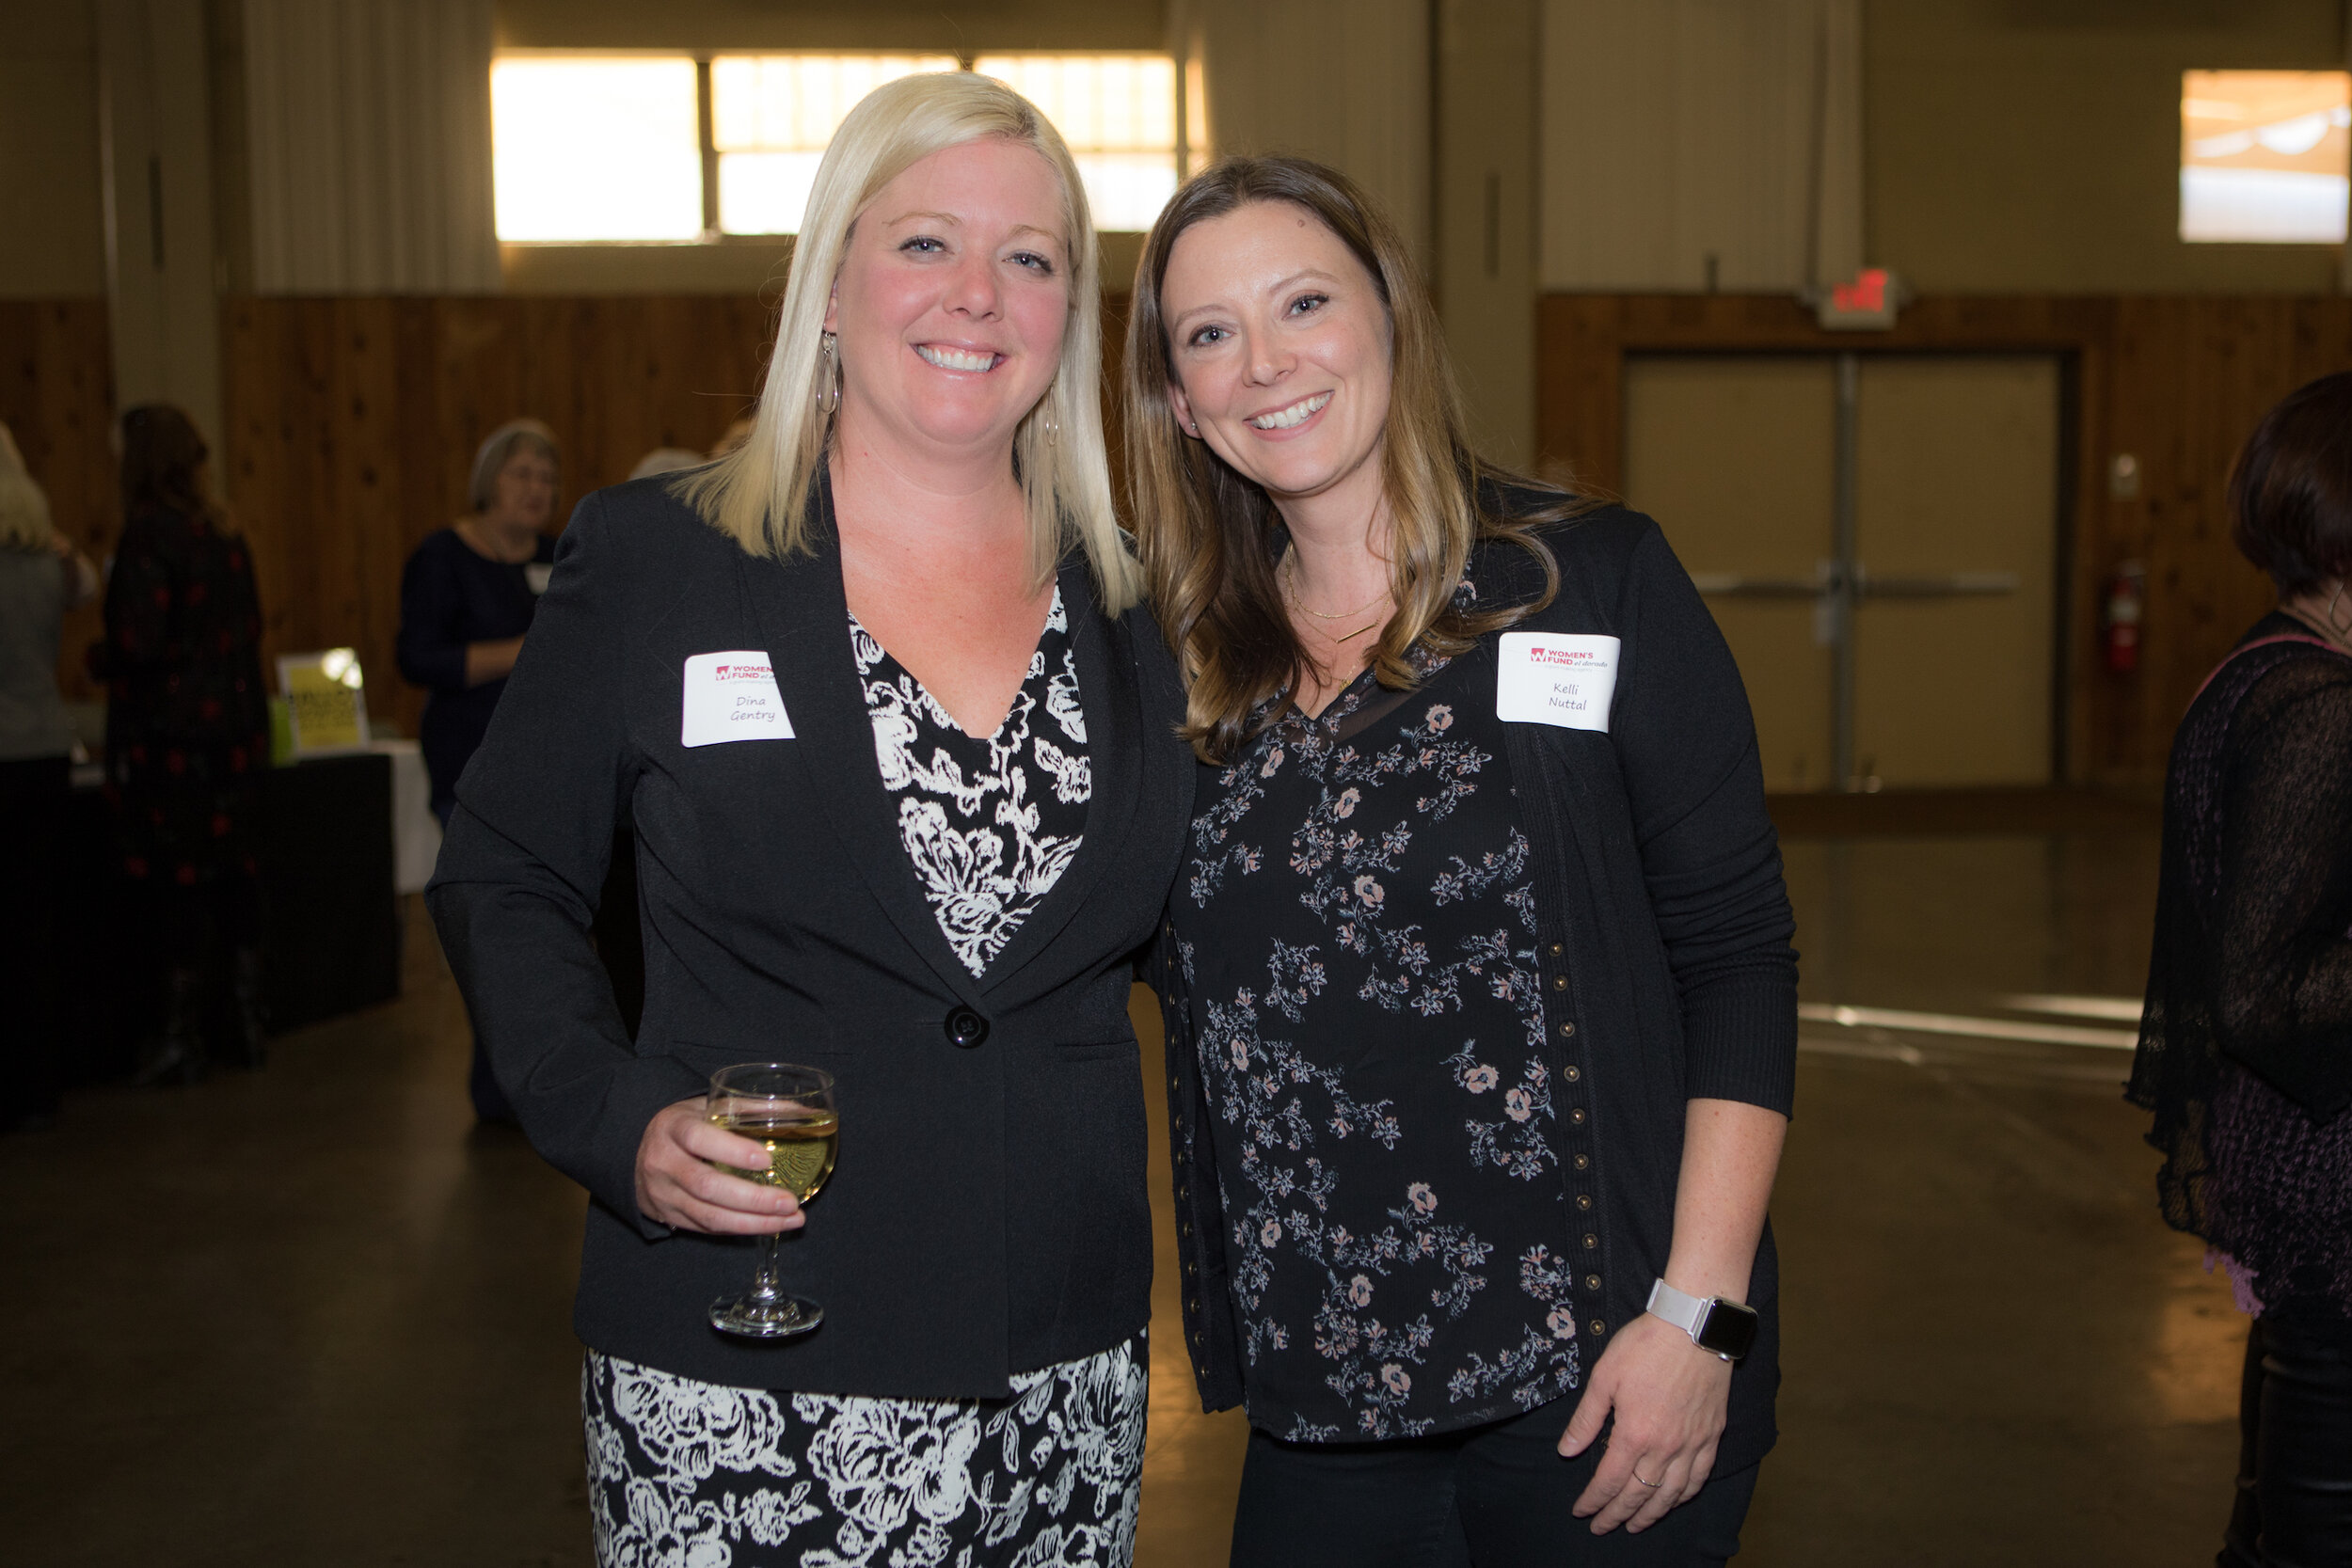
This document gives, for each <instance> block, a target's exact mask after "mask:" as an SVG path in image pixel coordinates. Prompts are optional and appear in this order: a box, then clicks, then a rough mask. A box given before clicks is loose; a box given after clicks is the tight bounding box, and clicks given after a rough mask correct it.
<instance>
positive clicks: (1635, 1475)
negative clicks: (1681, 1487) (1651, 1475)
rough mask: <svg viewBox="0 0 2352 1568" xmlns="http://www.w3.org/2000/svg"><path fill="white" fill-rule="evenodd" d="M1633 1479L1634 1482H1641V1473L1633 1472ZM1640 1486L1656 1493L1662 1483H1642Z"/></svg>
mask: <svg viewBox="0 0 2352 1568" xmlns="http://www.w3.org/2000/svg"><path fill="white" fill-rule="evenodd" d="M1633 1479H1634V1480H1635V1481H1642V1472H1641V1471H1639V1470H1636V1471H1634V1472H1633ZM1642 1484H1643V1485H1644V1486H1646V1487H1648V1488H1649V1489H1650V1490H1651V1491H1653V1492H1655V1491H1657V1490H1658V1488H1659V1487H1660V1486H1661V1484H1663V1483H1662V1482H1660V1481H1642Z"/></svg>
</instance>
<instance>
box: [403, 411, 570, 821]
mask: <svg viewBox="0 0 2352 1568" xmlns="http://www.w3.org/2000/svg"><path fill="white" fill-rule="evenodd" d="M561 467H562V465H561V457H560V455H559V453H558V451H557V449H556V445H555V433H554V432H553V431H551V430H549V429H548V427H547V426H546V425H544V424H542V423H540V422H539V421H538V420H509V421H508V422H506V423H505V424H502V425H501V426H499V427H498V428H497V429H496V430H494V431H492V432H490V434H489V435H488V436H485V438H484V439H483V442H482V446H481V449H480V450H479V451H476V452H475V453H474V460H473V478H472V481H471V483H470V485H469V490H468V494H469V497H470V498H471V499H472V502H473V511H472V512H471V513H469V515H466V516H464V517H461V518H459V519H458V520H457V521H456V522H455V523H453V524H452V525H450V526H449V527H448V528H445V529H441V530H439V531H437V532H434V533H431V534H428V535H426V536H425V540H424V543H422V544H421V545H419V546H417V548H416V551H415V553H414V554H412V555H410V556H409V558H408V565H407V567H406V569H405V570H404V571H403V572H402V574H401V578H400V642H399V657H400V673H401V674H402V675H403V676H404V677H405V678H406V679H407V681H408V682H409V684H411V685H413V686H421V687H423V688H424V689H426V690H427V691H428V692H430V693H431V695H430V696H428V697H427V698H426V699H425V704H424V721H423V723H422V724H421V726H420V734H419V736H418V739H419V743H420V749H421V751H422V752H424V768H425V772H426V774H427V775H428V776H429V777H430V778H431V779H432V781H433V815H434V816H437V817H439V818H440V819H441V820H442V822H444V823H447V822H448V821H449V813H450V807H451V806H452V805H453V803H454V802H455V800H456V790H457V775H459V774H460V773H463V772H464V771H465V770H466V763H467V762H468V760H469V759H470V758H471V757H472V756H473V753H474V749H475V748H476V747H478V746H480V745H481V744H482V737H483V736H484V735H485V734H486V733H487V732H488V731H489V728H490V715H491V714H493V713H495V712H496V711H497V710H498V705H499V693H501V691H503V690H505V689H506V677H507V674H508V673H509V672H511V671H512V670H513V669H514V668H515V656H516V654H518V653H520V652H521V651H522V645H523V633H525V632H526V631H529V630H530V629H531V617H532V613H533V612H534V611H535V610H537V609H538V606H539V595H540V594H543V593H545V592H546V591H547V586H548V569H549V566H550V564H551V563H552V562H554V560H555V540H554V538H553V537H552V536H550V535H549V534H548V531H547V530H548V522H549V521H550V520H551V519H553V517H554V516H555V495H556V486H557V483H559V480H560V478H561Z"/></svg>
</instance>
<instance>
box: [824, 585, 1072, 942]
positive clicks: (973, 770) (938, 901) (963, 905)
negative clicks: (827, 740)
mask: <svg viewBox="0 0 2352 1568" xmlns="http://www.w3.org/2000/svg"><path fill="white" fill-rule="evenodd" d="M850 649H851V653H852V654H853V656H854V657H855V658H856V660H857V675H858V685H859V687H860V688H861V689H863V690H864V691H865V693H866V714H867V716H868V718H870V719H871V720H872V721H873V725H874V753H875V756H876V758H877V759H878V760H879V761H880V763H881V765H882V787H883V788H884V789H887V790H888V791H889V792H890V793H891V794H893V795H895V796H897V797H898V840H899V843H900V844H901V845H902V846H903V847H905V849H906V853H907V859H908V860H909V861H910V862H911V863H913V864H914V874H915V877H916V879H918V880H919V881H921V882H922V884H923V895H924V897H925V898H926V899H927V900H929V901H930V906H931V912H932V913H933V914H934V915H935V916H936V917H937V918H938V920H939V928H940V930H941V931H942V932H944V933H945V934H946V938H947V942H948V945H950V946H952V947H953V948H954V949H955V951H956V957H957V958H960V959H961V960H962V962H963V966H964V967H965V968H966V969H969V970H970V971H971V972H972V973H973V974H975V975H977V974H983V973H985V972H986V971H987V969H988V965H989V960H990V959H992V958H995V957H996V955H997V954H998V953H999V952H1000V951H1002V950H1003V948H1004V945H1005V943H1007V942H1010V941H1011V940H1012V934H1013V932H1014V931H1016V930H1018V929H1020V927H1021V923H1022V922H1023V921H1024V920H1025V919H1027V918H1028V916H1029V912H1030V911H1032V910H1034V909H1036V908H1037V906H1038V902H1039V901H1040V900H1041V899H1042V898H1043V897H1044V896H1045V895H1046V893H1047V891H1048V890H1050V889H1051V888H1052V887H1053V885H1054V884H1055V883H1056V882H1057V881H1059V880H1060V879H1061V874H1062V872H1063V871H1065V870H1067V869H1068V868H1069V865H1070V863H1071V861H1072V860H1073V858H1074V857H1075V856H1076V855H1077V853H1078V842H1079V840H1080V838H1081V837H1082V836H1084V833H1085V831H1086V816H1087V802H1088V801H1089V800H1091V799H1092V798H1093V795H1094V773H1093V769H1092V768H1091V766H1090V765H1089V761H1088V758H1087V721H1086V711H1085V709H1084V708H1083V707H1082V706H1081V705H1080V704H1079V701H1078V656H1077V650H1076V648H1075V647H1073V645H1072V643H1071V641H1070V617H1069V615H1068V614H1067V613H1066V612H1065V611H1064V610H1063V609H1062V601H1061V590H1060V589H1058V588H1057V589H1055V590H1054V604H1053V608H1052V609H1051V610H1048V611H1047V612H1046V615H1045V631H1044V634H1043V635H1042V636H1041V637H1040V638H1039V639H1038V644H1037V652H1036V653H1034V654H1032V655H1031V656H1030V657H1029V673H1028V677H1027V679H1025V681H1023V682H1022V686H1021V691H1020V694H1019V695H1018V696H1016V697H1014V698H1013V700H1012V707H1011V709H1010V711H1009V712H1008V713H1007V714H1006V715H1005V721H1004V722H1003V723H1002V724H1000V725H999V726H997V730H996V733H995V734H994V735H992V736H969V735H966V734H964V732H963V730H962V729H961V727H959V726H958V725H957V723H956V721H954V720H953V719H951V718H949V717H948V716H947V710H946V708H943V707H941V706H940V705H939V704H938V703H937V702H936V701H934V700H933V699H932V697H931V694H930V692H929V691H926V690H925V689H923V683H922V682H921V681H918V680H916V679H915V678H914V676H913V675H912V674H909V673H907V671H906V670H905V669H904V668H903V667H901V666H900V665H899V663H898V660H897V659H895V658H893V657H890V655H889V654H888V653H887V652H885V651H884V650H883V648H882V644H881V643H880V642H879V641H876V640H875V638H874V634H873V633H871V632H869V631H867V630H866V628H865V627H864V626H860V625H859V624H858V619H857V617H856V616H855V615H854V614H853V615H851V616H850Z"/></svg>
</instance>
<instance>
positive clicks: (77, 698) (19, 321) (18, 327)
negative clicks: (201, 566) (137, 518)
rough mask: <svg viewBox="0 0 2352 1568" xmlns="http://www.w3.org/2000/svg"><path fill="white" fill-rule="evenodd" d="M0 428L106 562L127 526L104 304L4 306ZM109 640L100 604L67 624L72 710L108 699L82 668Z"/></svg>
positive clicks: (64, 642)
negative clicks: (114, 438)
mask: <svg viewBox="0 0 2352 1568" xmlns="http://www.w3.org/2000/svg"><path fill="white" fill-rule="evenodd" d="M0 423H6V424H7V425H8V429H9V431H10V433H11V434H12V435H13V436H15V437H16V444H17V446H18V447H19V449H21V450H22V451H24V466H25V467H26V469H27V470H29V471H30V472H31V474H32V476H33V478H34V480H35V481H36V482H37V483H39V484H40V487H41V489H42V490H44V491H45V492H47V494H48V497H49V513H50V516H51V518H52V519H53V520H54V521H55V522H56V525H57V527H58V528H59V529H60V530H62V531H64V532H65V533H66V534H67V535H69V536H70V537H71V538H72V540H73V542H74V543H75V544H76V545H78V546H81V547H82V548H83V549H84V550H85V551H87V552H88V554H89V557H90V559H91V560H93V561H97V562H103V561H104V560H105V559H106V556H107V554H108V553H109V552H110V551H111V550H112V549H113V547H114V541H115V535H116V532H117V531H118V529H119V524H120V520H121V519H120V512H121V506H120V501H119V497H118V495H117V486H118V483H119V482H118V479H117V477H116V469H115V458H114V450H113V447H112V445H111V444H110V439H109V438H110V434H111V432H112V429H113V425H114V354H113V348H112V344H111V340H110V338H109V335H108V332H107V324H106V302H105V301H104V300H103V299H51V300H0ZM102 634H103V623H102V618H101V616H100V612H99V607H98V606H97V605H96V604H91V605H87V606H85V607H84V608H82V609H80V610H74V611H73V612H72V613H71V614H69V615H68V616H67V617H66V622H65V627H64V631H63V633H62V635H61V636H60V637H59V638H58V654H57V686H58V689H59V690H60V691H61V692H63V693H64V695H65V697H66V699H67V700H68V701H69V702H95V701H98V700H99V699H100V697H101V696H102V695H103V693H101V691H100V690H99V689H98V688H97V686H96V684H95V683H93V682H92V681H91V680H90V678H89V673H88V670H87V666H86V665H85V663H84V662H83V654H84V652H85V650H87V648H88V646H89V644H90V643H92V642H94V641H98V639H99V638H100V636H101V635H102Z"/></svg>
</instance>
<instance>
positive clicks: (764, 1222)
mask: <svg viewBox="0 0 2352 1568" xmlns="http://www.w3.org/2000/svg"><path fill="white" fill-rule="evenodd" d="M768 1160H769V1155H768V1150H767V1148H764V1147H763V1146H762V1145H760V1144H759V1143H757V1142H756V1141H755V1140H753V1139H751V1138H746V1137H742V1136H740V1135H739V1134H737V1133H734V1132H727V1131H726V1130H725V1129H723V1128H721V1127H718V1126H716V1125H714V1124H713V1123H712V1122H711V1121H710V1119H709V1115H708V1112H707V1108H706V1105H705V1102H704V1101H703V1100H702V1098H701V1097H699V1096H697V1097H696V1098H694V1099H692V1100H681V1101H678V1102H677V1103H676V1104H675V1105H667V1106H664V1107H663V1108H662V1109H661V1110H660V1112H658V1113H657V1114H656V1115H655V1117H654V1118H653V1120H652V1121H650V1122H648V1123H646V1125H645V1135H644V1138H642V1139H640V1140H639V1142H638V1145H637V1209H638V1212H640V1213H642V1214H644V1216H645V1217H646V1218H647V1219H649V1220H653V1221H656V1222H658V1223H659V1224H661V1225H666V1226H669V1227H672V1228H674V1229H677V1230H698V1231H701V1232H703V1233H704V1234H706V1235H712V1236H772V1235H775V1234H776V1233H778V1232H780V1231H789V1230H798V1229H799V1228H800V1227H802V1226H803V1225H806V1224H807V1223H808V1216H807V1215H805V1214H803V1213H802V1212H801V1205H800V1203H799V1201H798V1200H797V1199H795V1198H794V1197H793V1196H792V1195H791V1194H790V1193H788V1192H787V1191H785V1190H784V1189H783V1188H781V1187H771V1186H768V1185H765V1184H763V1183H761V1182H757V1181H752V1180H746V1179H744V1178H743V1177H740V1176H736V1175H732V1174H730V1173H729V1172H727V1171H723V1170H721V1169H719V1168H718V1165H722V1164H723V1165H731V1166H734V1167H735V1168H736V1169H738V1170H761V1169H765V1168H766V1167H767V1164H768ZM713 1162H716V1164H713Z"/></svg>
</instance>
